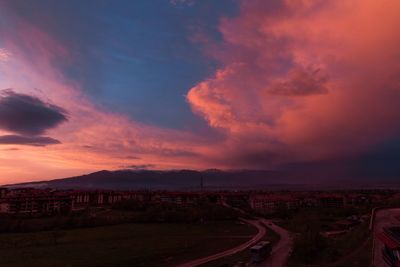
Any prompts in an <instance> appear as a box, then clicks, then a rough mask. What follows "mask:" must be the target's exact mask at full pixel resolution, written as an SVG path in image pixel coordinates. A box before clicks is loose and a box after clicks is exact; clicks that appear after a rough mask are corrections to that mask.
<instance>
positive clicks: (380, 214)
mask: <svg viewBox="0 0 400 267" xmlns="http://www.w3.org/2000/svg"><path fill="white" fill-rule="evenodd" d="M395 216H400V208H398V209H384V210H378V211H377V212H376V213H375V220H374V226H373V227H374V231H373V238H374V240H373V242H374V246H373V247H374V251H373V253H374V255H373V256H374V258H373V263H372V267H388V265H387V264H386V263H385V261H384V260H383V258H382V248H383V243H382V242H381V241H380V240H379V239H378V238H377V237H376V235H377V234H378V233H381V232H382V231H383V227H388V226H392V225H400V222H399V220H397V219H396V218H395Z"/></svg>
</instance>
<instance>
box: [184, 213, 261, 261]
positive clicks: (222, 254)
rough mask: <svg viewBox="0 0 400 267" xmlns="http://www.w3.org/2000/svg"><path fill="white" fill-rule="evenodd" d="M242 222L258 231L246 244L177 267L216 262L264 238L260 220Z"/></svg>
mask: <svg viewBox="0 0 400 267" xmlns="http://www.w3.org/2000/svg"><path fill="white" fill-rule="evenodd" d="M244 221H245V222H247V223H249V224H251V225H253V226H255V227H256V228H257V230H258V232H257V234H256V235H255V236H253V238H252V239H250V240H249V241H247V242H245V243H243V244H241V245H240V246H237V247H235V248H231V249H228V250H225V251H222V252H220V253H217V254H214V255H211V256H207V257H204V258H200V259H197V260H192V261H190V262H186V263H184V264H182V265H179V267H193V266H199V265H201V264H204V263H207V262H210V261H213V260H217V259H220V258H223V257H226V256H230V255H232V254H235V253H238V252H241V251H243V250H245V249H247V248H248V247H250V246H251V245H253V244H254V243H256V242H258V241H260V240H261V239H262V238H263V237H264V235H265V234H266V230H265V227H264V226H263V225H262V223H261V221H260V220H244Z"/></svg>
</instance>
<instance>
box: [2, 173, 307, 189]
mask: <svg viewBox="0 0 400 267" xmlns="http://www.w3.org/2000/svg"><path fill="white" fill-rule="evenodd" d="M284 176H285V175H283V174H282V173H280V172H275V171H266V170H241V171H221V170H206V171H193V170H171V171H153V170H118V171H105V170H104V171H99V172H94V173H91V174H87V175H82V176H76V177H71V178H64V179H56V180H50V181H39V182H30V183H21V184H13V185H5V186H6V187H36V188H56V189H114V190H129V189H151V190H199V189H200V183H201V182H200V181H201V179H203V185H204V189H206V190H207V189H209V190H216V189H232V190H234V189H257V188H265V187H268V188H282V187H283V188H285V187H287V186H288V184H287V181H285V179H284V178H285V177H284ZM290 186H295V187H296V186H301V185H295V184H291V185H290Z"/></svg>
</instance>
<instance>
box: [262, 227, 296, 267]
mask: <svg viewBox="0 0 400 267" xmlns="http://www.w3.org/2000/svg"><path fill="white" fill-rule="evenodd" d="M261 221H262V222H263V223H264V224H265V225H266V226H267V227H268V228H270V229H271V230H272V231H274V232H276V233H277V234H278V235H279V237H280V239H279V241H278V243H277V244H276V245H275V246H274V247H273V248H272V252H271V256H270V257H268V258H267V260H266V261H265V262H263V263H262V264H261V266H263V267H272V266H273V267H284V266H285V265H286V262H287V260H288V259H289V256H290V253H291V251H292V245H293V240H292V238H291V236H290V233H289V231H287V230H286V229H284V228H282V227H280V226H278V225H276V224H275V223H273V222H272V221H271V220H267V219H261ZM257 266H259V265H257Z"/></svg>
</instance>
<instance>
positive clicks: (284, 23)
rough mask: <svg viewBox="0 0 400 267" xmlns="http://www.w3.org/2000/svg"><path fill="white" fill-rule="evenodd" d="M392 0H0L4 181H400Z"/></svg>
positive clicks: (397, 40)
mask: <svg viewBox="0 0 400 267" xmlns="http://www.w3.org/2000/svg"><path fill="white" fill-rule="evenodd" d="M399 10H400V2H399V1H397V0H379V1H378V0H352V1H336V0H274V1H262V0H219V1H214V0H153V1H148V0H136V1H128V0H126V1H125V0H119V1H106V0H98V1H97V0H96V1H95V0H85V1H80V0H79V1H78V0H68V1H67V0H65V1H64V0H59V1H51V0H0V183H13V182H22V181H32V180H43V179H51V178H61V177H68V176H73V175H79V174H84V173H89V172H93V171H97V170H102V169H110V170H115V169H143V168H146V169H181V168H185V169H209V168H219V169H272V170H289V169H290V170H293V169H295V170H300V171H301V170H304V169H314V170H318V171H319V173H320V175H322V176H323V175H324V173H327V172H329V173H335V174H336V173H337V176H338V178H344V177H352V176H354V177H357V179H369V177H373V178H374V179H380V178H381V177H390V178H393V179H395V178H396V177H398V175H399V174H400V167H399V165H400V164H398V162H399V160H400V124H399V121H400V105H399V104H400V78H399V77H400V49H399V47H400V32H399V31H400V28H399V27H398V25H400V12H399Z"/></svg>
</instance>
